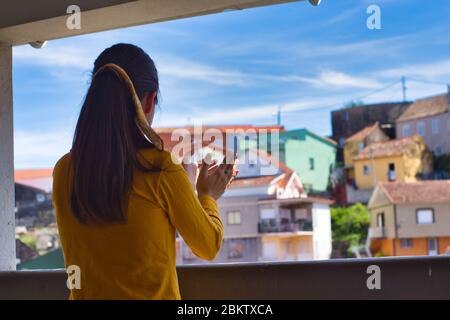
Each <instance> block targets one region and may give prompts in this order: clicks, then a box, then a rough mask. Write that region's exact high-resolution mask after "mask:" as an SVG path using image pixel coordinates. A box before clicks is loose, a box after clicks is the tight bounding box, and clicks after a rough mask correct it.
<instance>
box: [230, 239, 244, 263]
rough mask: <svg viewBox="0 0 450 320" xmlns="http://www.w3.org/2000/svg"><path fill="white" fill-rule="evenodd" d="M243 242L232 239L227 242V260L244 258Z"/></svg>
mask: <svg viewBox="0 0 450 320" xmlns="http://www.w3.org/2000/svg"><path fill="white" fill-rule="evenodd" d="M242 242H243V240H241V239H232V240H228V258H229V259H238V258H242V257H243V256H244V252H243V251H244V250H243V247H244V246H243V243H242Z"/></svg>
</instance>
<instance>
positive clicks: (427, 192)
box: [378, 180, 450, 204]
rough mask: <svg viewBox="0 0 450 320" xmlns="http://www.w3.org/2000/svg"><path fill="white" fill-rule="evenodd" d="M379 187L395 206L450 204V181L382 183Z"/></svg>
mask: <svg viewBox="0 0 450 320" xmlns="http://www.w3.org/2000/svg"><path fill="white" fill-rule="evenodd" d="M378 187H379V188H380V189H381V190H382V191H383V192H384V193H385V194H386V196H387V197H388V198H389V200H390V201H391V203H393V204H410V203H411V204H413V203H414V204H421V203H423V204H428V203H430V204H431V203H450V180H433V181H419V182H409V183H408V182H381V183H379V185H378Z"/></svg>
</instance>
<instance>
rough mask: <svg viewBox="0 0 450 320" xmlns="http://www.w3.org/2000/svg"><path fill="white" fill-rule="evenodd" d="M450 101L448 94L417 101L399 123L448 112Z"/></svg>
mask: <svg viewBox="0 0 450 320" xmlns="http://www.w3.org/2000/svg"><path fill="white" fill-rule="evenodd" d="M448 100H449V98H448V94H441V95H438V96H433V97H429V98H425V99H419V100H416V101H415V102H414V103H413V104H411V105H410V106H409V107H408V108H407V109H406V110H405V111H404V112H403V113H402V114H401V116H400V117H399V118H398V119H397V121H408V120H414V119H419V118H425V117H430V116H435V115H438V114H441V113H445V112H448V108H449V102H448Z"/></svg>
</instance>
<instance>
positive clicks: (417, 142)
mask: <svg viewBox="0 0 450 320" xmlns="http://www.w3.org/2000/svg"><path fill="white" fill-rule="evenodd" d="M353 164H354V172H355V182H356V186H357V187H358V188H359V189H373V188H374V187H375V186H376V185H377V184H378V183H379V182H388V181H397V182H414V181H417V176H418V175H419V174H427V173H431V172H432V170H433V158H432V154H431V153H430V152H429V151H428V149H427V147H426V145H425V143H424V141H423V139H422V138H421V137H419V136H413V137H408V138H403V139H397V140H389V141H384V142H376V143H372V144H370V145H368V146H367V147H365V148H364V149H363V150H362V151H361V152H360V153H359V154H358V155H357V156H356V157H354V158H353Z"/></svg>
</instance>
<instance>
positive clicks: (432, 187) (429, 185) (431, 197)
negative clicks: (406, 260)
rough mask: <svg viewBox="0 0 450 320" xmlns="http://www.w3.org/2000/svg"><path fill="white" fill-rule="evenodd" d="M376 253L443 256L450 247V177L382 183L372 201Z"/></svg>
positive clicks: (372, 229) (371, 234)
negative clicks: (445, 178) (435, 179)
mask: <svg viewBox="0 0 450 320" xmlns="http://www.w3.org/2000/svg"><path fill="white" fill-rule="evenodd" d="M369 210H370V214H371V217H370V229H369V238H370V243H371V250H372V253H373V254H374V255H377V254H379V255H383V256H417V255H431V256H432V255H440V254H445V253H448V252H449V249H450V180H439V181H421V182H410V183H406V182H382V183H379V184H378V186H377V187H376V189H375V191H374V193H373V195H372V197H371V199H370V201H369Z"/></svg>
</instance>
